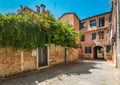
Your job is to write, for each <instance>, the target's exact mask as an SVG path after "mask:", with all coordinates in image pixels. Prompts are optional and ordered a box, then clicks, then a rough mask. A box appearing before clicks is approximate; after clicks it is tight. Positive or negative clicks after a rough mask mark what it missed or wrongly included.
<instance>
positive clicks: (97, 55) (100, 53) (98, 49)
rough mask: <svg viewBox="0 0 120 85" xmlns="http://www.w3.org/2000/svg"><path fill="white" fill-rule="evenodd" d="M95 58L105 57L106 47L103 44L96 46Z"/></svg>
mask: <svg viewBox="0 0 120 85" xmlns="http://www.w3.org/2000/svg"><path fill="white" fill-rule="evenodd" d="M94 58H95V59H104V49H103V47H101V46H96V47H94Z"/></svg>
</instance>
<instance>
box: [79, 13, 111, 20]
mask: <svg viewBox="0 0 120 85" xmlns="http://www.w3.org/2000/svg"><path fill="white" fill-rule="evenodd" d="M108 13H112V12H111V11H108V12H104V13H101V14H97V15H93V16H91V17H88V18H85V19H82V20H81V21H83V20H87V19H90V18H93V17H97V16H100V15H104V14H108Z"/></svg>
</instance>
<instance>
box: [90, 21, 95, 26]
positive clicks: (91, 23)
mask: <svg viewBox="0 0 120 85" xmlns="http://www.w3.org/2000/svg"><path fill="white" fill-rule="evenodd" d="M90 26H91V27H92V26H96V19H93V20H90Z"/></svg>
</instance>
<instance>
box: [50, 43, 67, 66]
mask: <svg viewBox="0 0 120 85" xmlns="http://www.w3.org/2000/svg"><path fill="white" fill-rule="evenodd" d="M49 54H50V55H49V62H50V65H54V64H59V63H63V62H65V48H64V47H62V46H58V45H54V44H51V45H50V47H49Z"/></svg>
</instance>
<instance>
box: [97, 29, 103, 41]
mask: <svg viewBox="0 0 120 85" xmlns="http://www.w3.org/2000/svg"><path fill="white" fill-rule="evenodd" d="M98 35H99V39H104V31H101V32H98Z"/></svg>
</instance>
